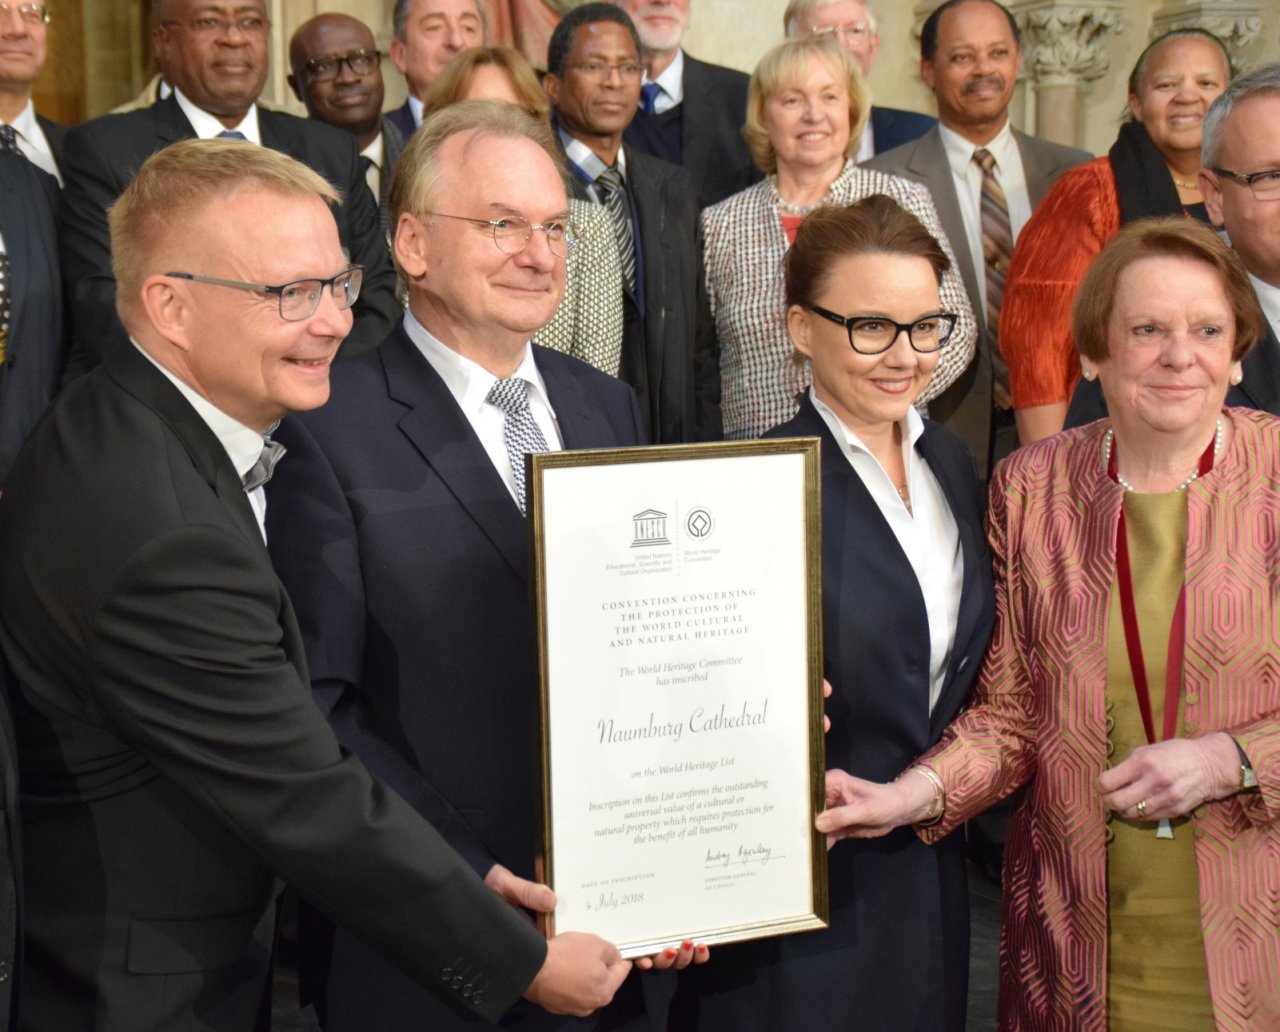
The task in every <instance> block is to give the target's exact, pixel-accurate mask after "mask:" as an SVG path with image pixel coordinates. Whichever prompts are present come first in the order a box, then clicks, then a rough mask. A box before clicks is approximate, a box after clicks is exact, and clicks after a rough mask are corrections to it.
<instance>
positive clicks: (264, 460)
mask: <svg viewBox="0 0 1280 1032" xmlns="http://www.w3.org/2000/svg"><path fill="white" fill-rule="evenodd" d="M272 429H274V427H273V428H272ZM285 450H286V449H285V446H284V445H283V444H280V443H278V442H276V441H273V440H272V439H271V438H270V436H268V434H263V435H262V453H261V454H260V455H259V456H258V461H257V462H255V463H254V464H253V467H252V468H251V469H250V470H249V472H248V473H246V474H245V475H244V476H242V477H241V478H240V482H241V483H242V484H244V490H245V494H248V493H249V492H250V491H252V490H253V489H254V488H256V487H261V486H262V485H263V484H265V483H266V482H267V481H268V480H270V479H271V474H272V473H274V472H275V471H276V464H277V463H278V462H279V461H280V460H281V459H283V458H284V453H285Z"/></svg>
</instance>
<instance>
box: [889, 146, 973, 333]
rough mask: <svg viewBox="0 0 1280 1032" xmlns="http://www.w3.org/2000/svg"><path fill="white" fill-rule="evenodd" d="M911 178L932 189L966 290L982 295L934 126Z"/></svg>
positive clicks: (915, 153) (913, 162)
mask: <svg viewBox="0 0 1280 1032" xmlns="http://www.w3.org/2000/svg"><path fill="white" fill-rule="evenodd" d="M906 169H907V172H908V173H909V174H910V175H911V177H912V178H914V179H918V180H919V181H920V182H922V183H924V184H925V186H927V187H928V188H929V192H930V193H931V194H932V195H933V204H934V207H935V208H937V209H938V218H939V219H940V220H941V221H942V228H943V230H945V232H946V234H947V239H948V240H950V241H951V249H952V251H954V252H955V256H956V261H957V262H959V263H960V277H961V278H962V279H963V280H964V289H965V290H966V291H967V292H968V294H969V297H970V298H976V297H981V294H979V293H978V274H977V271H976V270H975V269H974V267H973V257H972V255H971V254H970V252H969V234H968V233H967V232H966V231H965V228H964V216H963V215H962V214H961V213H960V199H959V197H957V196H956V184H955V178H954V177H953V176H952V175H951V163H950V162H949V161H948V160H947V151H946V148H945V147H943V146H942V136H941V135H940V134H939V132H938V128H937V126H934V127H933V128H932V129H931V130H929V132H927V133H925V134H924V136H922V137H920V142H919V143H918V144H917V145H916V147H915V148H914V150H912V152H911V159H910V161H909V162H908V163H907V166H906ZM978 307H981V306H975V311H974V313H973V314H974V316H975V318H977V320H978V323H979V325H980V326H981V327H982V331H983V333H984V334H985V333H986V324H987V320H986V316H985V315H984V314H983V313H982V312H979V311H977V310H976V308H978Z"/></svg>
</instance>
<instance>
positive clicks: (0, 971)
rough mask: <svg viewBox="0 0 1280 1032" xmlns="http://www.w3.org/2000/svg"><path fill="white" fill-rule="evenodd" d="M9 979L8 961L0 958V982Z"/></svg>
mask: <svg viewBox="0 0 1280 1032" xmlns="http://www.w3.org/2000/svg"><path fill="white" fill-rule="evenodd" d="M7 981H9V962H8V961H7V960H0V982H7Z"/></svg>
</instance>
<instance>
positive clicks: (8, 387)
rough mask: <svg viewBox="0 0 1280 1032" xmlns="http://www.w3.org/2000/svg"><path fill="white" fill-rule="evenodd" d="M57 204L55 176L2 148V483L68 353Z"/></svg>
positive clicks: (55, 386) (51, 391)
mask: <svg viewBox="0 0 1280 1032" xmlns="http://www.w3.org/2000/svg"><path fill="white" fill-rule="evenodd" d="M50 124H52V123H50ZM46 135H48V133H47V132H46ZM50 142H52V137H50ZM57 205H58V181H57V180H56V179H54V178H53V176H51V175H49V174H48V173H46V172H44V171H42V170H41V169H38V168H36V166H35V165H33V164H32V163H31V162H30V161H28V160H27V159H26V158H24V157H22V156H21V155H20V154H12V153H0V236H2V237H3V238H4V243H3V244H0V250H3V251H4V252H5V253H6V254H7V255H8V258H9V270H10V277H11V279H10V283H9V288H10V298H9V302H10V304H9V340H8V346H7V348H6V352H5V359H4V375H3V379H2V380H0V490H3V488H4V482H5V477H6V476H7V475H8V472H9V467H10V466H12V465H13V460H14V458H15V457H16V456H17V454H18V449H19V448H20V447H21V446H22V442H23V441H25V440H26V438H27V434H29V433H30V432H31V428H32V427H33V426H35V425H36V421H37V420H38V419H39V418H40V415H41V413H43V412H44V410H45V408H46V407H47V406H48V404H49V401H50V400H51V399H52V398H53V395H54V393H55V391H57V389H58V378H59V376H60V375H61V373H62V366H63V362H64V361H65V358H66V349H65V340H64V337H63V331H62V328H63V318H62V316H63V310H62V278H61V275H60V273H59V271H58V244H57V236H56V233H55V230H54V212H55V211H56V210H57Z"/></svg>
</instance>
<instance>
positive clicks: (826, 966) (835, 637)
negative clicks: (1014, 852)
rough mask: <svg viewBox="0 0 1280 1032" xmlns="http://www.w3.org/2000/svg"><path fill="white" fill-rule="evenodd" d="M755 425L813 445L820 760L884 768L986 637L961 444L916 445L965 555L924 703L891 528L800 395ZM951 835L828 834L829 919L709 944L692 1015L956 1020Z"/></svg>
mask: <svg viewBox="0 0 1280 1032" xmlns="http://www.w3.org/2000/svg"><path fill="white" fill-rule="evenodd" d="M765 436H766V437H818V438H820V439H821V442H822V460H821V461H822V611H823V621H822V622H823V635H822V645H823V669H824V673H825V675H826V677H827V679H828V680H829V681H830V682H831V687H832V695H831V698H830V699H829V700H828V701H827V706H826V708H827V713H828V714H829V715H830V717H831V730H830V732H829V733H828V734H827V736H826V763H827V766H828V767H829V768H841V769H843V770H846V771H848V772H849V773H851V774H854V775H856V776H858V777H862V778H867V779H870V780H872V781H880V782H883V781H889V780H892V779H893V778H894V777H896V776H897V775H898V774H899V773H900V772H901V771H902V770H904V769H905V768H906V767H907V766H909V765H910V764H911V763H912V762H913V761H914V760H915V759H916V757H918V756H920V755H921V754H922V753H924V752H925V751H927V750H928V749H929V748H930V747H931V746H932V745H933V744H934V743H935V742H937V740H938V738H939V737H940V736H941V734H942V732H943V730H944V729H945V728H946V726H947V724H948V723H949V722H950V721H951V720H952V719H953V718H954V717H955V715H956V714H957V713H958V712H959V711H960V708H961V706H962V705H963V704H964V702H965V699H966V698H967V696H968V694H969V689H970V686H971V685H972V683H973V680H974V678H975V677H976V675H977V673H978V668H979V667H980V665H981V662H982V655H983V652H984V651H985V649H986V645H987V640H988V638H989V637H990V634H991V627H992V622H993V620H994V612H995V602H994V593H993V588H992V579H991V561H990V557H989V554H988V551H987V544H986V538H985V536H984V533H983V510H984V497H983V494H982V491H981V488H980V485H979V482H978V475H977V470H976V468H975V466H974V463H973V459H972V458H971V457H970V455H969V453H968V450H967V449H966V447H965V445H964V442H963V441H961V440H960V439H959V438H958V437H956V436H955V435H954V434H953V433H951V432H950V431H948V430H947V429H946V428H945V427H942V426H939V425H937V424H935V423H931V422H928V421H926V423H925V431H924V434H923V435H922V436H921V437H920V439H919V441H918V442H917V444H916V451H917V453H918V454H919V455H920V457H922V458H923V459H924V460H925V461H926V462H927V463H928V464H929V468H930V469H931V470H932V471H933V474H934V476H936V477H937V479H938V482H939V484H940V485H941V487H942V491H943V494H944V496H945V498H946V500H947V504H948V505H949V506H950V509H951V512H952V515H953V516H954V517H955V521H956V525H957V529H958V532H959V544H960V551H961V554H962V556H963V561H964V575H963V583H962V588H961V596H960V608H959V615H958V619H957V624H956V629H955V643H954V646H953V648H952V651H951V657H950V661H949V664H948V668H947V673H946V677H945V680H944V682H943V686H942V693H941V695H940V697H939V699H938V702H937V704H936V706H935V707H934V709H933V713H932V714H930V712H929V627H928V616H927V614H926V611H925V603H924V597H923V595H922V594H921V591H920V588H919V582H918V580H917V578H916V574H915V571H914V569H913V568H912V566H911V563H910V561H909V560H908V559H907V556H906V554H905V553H904V552H903V551H902V547H901V546H900V545H899V544H898V540H897V538H896V537H895V535H894V533H893V530H892V528H891V527H890V526H889V524H888V522H887V521H886V520H885V518H884V516H883V515H882V514H881V512H880V509H879V507H878V506H877V505H876V503H875V500H874V499H873V498H872V497H871V494H870V492H868V491H867V489H866V487H865V486H864V484H863V483H862V480H861V479H860V478H859V477H858V475H857V473H856V472H855V471H854V469H853V467H852V466H851V465H850V464H849V462H848V460H847V459H846V458H845V456H844V454H843V453H842V452H841V450H840V447H839V445H838V444H837V443H836V441H835V439H834V438H833V437H832V435H831V432H830V430H828V428H827V425H826V423H825V422H824V421H823V419H822V417H821V416H820V415H819V414H818V412H817V410H816V409H815V408H814V407H813V404H812V402H811V401H810V400H809V399H808V397H806V398H805V400H804V401H803V402H802V404H801V406H800V412H799V413H798V414H797V415H796V417H795V418H794V419H792V420H791V421H790V422H788V423H784V424H783V425H782V426H779V427H775V428H774V429H773V430H770V431H769V432H768V433H767V434H766V435H765ZM961 837H962V836H960V835H953V836H950V837H949V838H947V839H945V840H943V841H942V842H940V843H938V844H936V845H933V846H928V845H925V844H924V843H923V842H921V841H920V839H919V838H918V837H917V836H916V834H915V831H914V830H913V829H911V828H898V829H897V830H895V831H893V832H891V833H890V834H888V835H886V836H884V837H883V838H878V839H868V840H849V841H846V842H840V843H838V844H837V845H836V846H835V848H834V849H832V850H831V852H830V853H829V854H828V879H829V891H830V900H831V925H830V927H829V928H828V929H826V930H824V931H819V932H806V933H804V934H803V935H794V936H783V937H780V938H774V939H762V940H759V941H757V942H752V943H746V944H742V945H733V946H722V947H719V948H718V949H717V950H716V951H715V956H714V957H712V960H711V963H710V964H708V965H707V966H706V967H705V968H700V969H697V970H696V972H695V973H694V974H693V976H692V979H691V980H692V981H694V982H695V983H696V984H697V985H698V987H699V989H700V990H701V991H700V992H699V993H698V994H697V996H698V1006H699V1019H700V1020H699V1027H700V1028H706V1029H734V1030H735V1032H773V1030H775V1029H815V1030H816V1029H854V1028H867V1029H949V1030H955V1032H962V1030H963V1028H964V1021H965V990H966V985H967V980H968V947H969V936H968V895H967V887H966V882H965V868H964V854H963V845H962V843H961V841H960V839H961ZM926 971H927V972H928V976H927V978H926V980H925V982H924V983H922V982H921V972H926Z"/></svg>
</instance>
